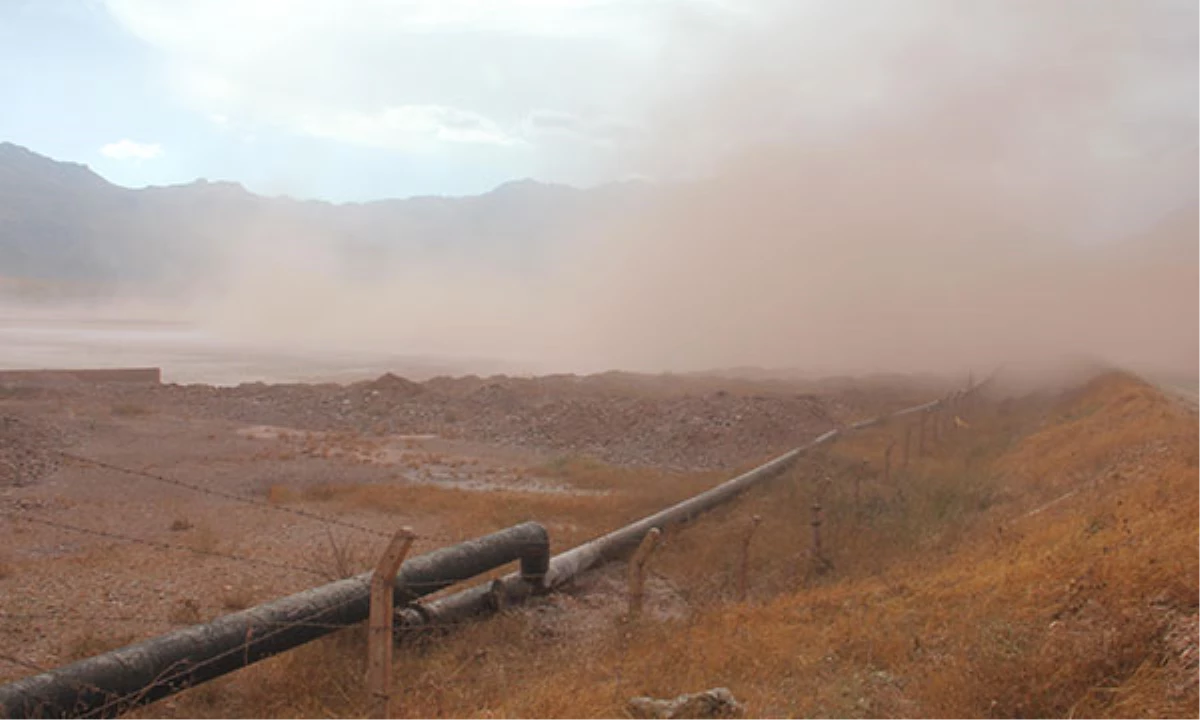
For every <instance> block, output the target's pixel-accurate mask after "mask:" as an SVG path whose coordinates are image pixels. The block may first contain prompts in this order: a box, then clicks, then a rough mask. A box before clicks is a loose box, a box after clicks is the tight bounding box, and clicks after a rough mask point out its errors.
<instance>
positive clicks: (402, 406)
mask: <svg viewBox="0 0 1200 720" xmlns="http://www.w3.org/2000/svg"><path fill="white" fill-rule="evenodd" d="M9 392H10V393H11V392H14V391H13V390H10V391H9ZM24 392H25V393H26V394H29V393H33V394H36V395H38V396H39V397H42V398H43V399H44V401H46V402H50V401H51V400H50V399H51V398H53V402H57V403H65V404H66V405H67V406H70V405H72V404H73V403H74V404H81V403H82V404H86V403H90V402H99V403H104V404H108V405H110V406H111V407H113V408H116V412H117V413H118V414H121V413H125V414H131V415H140V414H145V415H150V414H166V415H183V416H187V417H203V418H209V419H223V420H231V421H235V422H239V423H245V424H248V425H271V426H278V427H288V428H295V429H298V430H309V431H334V432H353V433H361V434H365V435H371V436H387V435H410V434H433V435H437V436H439V437H444V438H451V439H458V440H468V441H475V442H484V443H489V444H494V445H499V446H506V447H519V448H523V449H529V450H535V451H541V452H544V453H547V454H553V455H575V454H579V455H589V456H592V457H594V458H596V459H599V460H602V461H604V462H606V463H610V464H616V465H641V466H654V467H660V468H672V469H681V470H698V469H727V468H732V467H737V466H741V465H744V464H746V463H750V462H755V461H758V460H761V459H763V458H764V457H766V456H768V455H770V454H772V453H777V452H780V451H783V450H786V449H788V448H790V447H793V446H795V445H797V444H799V443H801V442H804V441H805V440H807V439H810V438H812V437H814V436H816V435H819V434H820V433H822V432H825V431H826V430H829V429H831V428H833V427H835V426H837V425H838V424H839V423H844V422H852V421H854V420H856V419H861V418H863V417H870V416H873V415H875V414H878V413H879V412H881V411H885V410H887V409H894V408H897V407H903V406H905V405H909V404H913V402H915V401H919V400H921V399H922V398H926V397H929V396H930V395H932V392H931V391H930V390H929V389H928V387H927V384H922V383H913V384H912V385H911V386H910V387H904V386H902V385H901V386H892V387H891V388H890V391H889V392H886V393H881V392H869V391H864V390H863V389H862V388H856V387H853V386H850V387H845V386H836V385H835V386H833V387H824V386H821V385H819V384H810V385H809V386H801V385H797V384H789V383H784V382H780V381H776V382H756V381H738V380H728V379H726V380H722V379H719V378H698V377H696V378H689V377H676V376H661V377H656V376H639V375H630V374H616V373H613V374H608V375H596V376H586V377H577V376H570V375H563V376H549V377H542V378H510V377H505V376H496V377H490V378H479V377H475V376H468V377H463V378H434V379H431V380H428V381H426V382H423V383H416V382H412V381H409V380H406V379H404V378H401V377H397V376H395V375H392V374H385V375H383V376H382V377H380V378H378V379H376V380H373V381H370V382H360V383H354V384H350V385H336V384H319V385H304V384H284V385H267V384H263V383H251V384H243V385H239V386H237V387H213V386H209V385H160V386H137V385H117V384H114V385H95V384H88V383H74V384H62V383H60V384H59V385H58V386H57V387H54V388H53V389H51V388H46V387H42V388H26V389H25V390H24Z"/></svg>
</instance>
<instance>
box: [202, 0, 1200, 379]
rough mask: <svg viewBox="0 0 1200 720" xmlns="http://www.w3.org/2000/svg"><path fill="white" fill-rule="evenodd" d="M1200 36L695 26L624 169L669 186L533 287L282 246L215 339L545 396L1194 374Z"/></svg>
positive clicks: (1007, 26)
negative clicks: (482, 370) (483, 365)
mask: <svg viewBox="0 0 1200 720" xmlns="http://www.w3.org/2000/svg"><path fill="white" fill-rule="evenodd" d="M1196 15H1197V11H1196V7H1195V5H1194V4H1187V3H1151V2H1108V3H1103V4H1096V3H1091V2H1058V3H1035V2H1019V1H1018V2H1008V1H1006V2H972V3H959V2H928V3H920V4H917V3H904V4H897V3H890V2H887V3H853V4H846V3H790V2H789V3H759V4H757V5H747V6H745V7H741V8H740V9H729V8H726V7H724V6H722V5H718V4H712V7H711V8H709V9H708V10H705V11H695V10H691V11H688V12H686V13H685V12H683V11H682V10H681V11H679V15H678V16H677V17H676V16H669V18H668V19H669V22H670V28H669V32H668V33H667V35H666V37H667V38H668V39H667V42H666V44H665V46H664V49H663V54H662V62H663V72H662V76H661V77H659V78H655V79H647V80H646V82H647V83H648V86H649V87H650V89H651V91H652V92H651V95H652V102H650V104H649V105H648V108H647V109H646V112H645V118H644V123H643V127H642V132H641V133H640V135H638V136H637V137H636V138H635V139H634V140H632V141H630V142H628V143H626V144H624V145H622V146H620V147H617V148H614V150H613V153H612V155H613V157H612V158H610V159H609V160H608V161H609V162H611V163H612V164H613V166H614V167H615V168H620V169H621V170H622V171H623V172H627V173H639V174H642V175H645V176H649V177H651V178H657V179H658V180H657V182H652V183H649V184H646V185H645V186H643V187H641V188H640V189H639V191H638V192H640V193H641V194H643V195H644V202H639V203H637V204H635V205H632V206H630V208H629V209H628V211H627V212H622V213H619V214H614V215H604V216H589V217H585V218H582V219H581V220H580V221H579V222H577V223H576V225H575V226H574V227H571V228H568V229H567V230H565V231H564V232H562V234H561V236H560V237H558V238H557V239H556V242H555V244H554V247H553V248H551V249H550V250H549V251H548V252H546V253H545V254H544V256H542V257H541V258H540V259H539V265H538V268H537V269H536V271H534V272H517V271H514V270H513V269H512V268H511V267H509V266H508V265H507V264H506V263H503V262H495V261H494V257H495V255H494V253H495V252H496V250H497V249H495V248H493V249H492V250H491V251H489V253H485V254H484V255H486V257H476V256H472V255H471V254H470V253H459V254H444V253H443V254H434V253H427V254H420V253H414V254H410V255H408V256H405V257H402V258H398V259H397V258H392V259H388V260H386V261H384V260H381V261H380V262H379V263H377V265H376V267H375V268H374V272H373V276H372V279H370V280H354V281H350V280H346V279H344V276H343V273H340V272H339V270H338V268H342V267H344V266H345V265H346V263H347V262H348V261H350V260H352V258H350V259H348V258H346V257H343V256H342V253H343V251H342V250H340V249H335V246H334V244H333V243H331V242H330V241H329V240H328V238H324V237H322V236H320V235H319V234H318V233H314V232H312V231H311V229H310V228H306V227H304V226H302V225H297V226H294V227H288V226H286V225H285V224H281V223H280V222H275V221H272V220H264V221H263V222H261V223H257V224H249V225H247V227H246V228H245V233H244V235H243V236H242V237H237V238H230V239H229V246H228V248H226V253H225V258H226V261H227V263H226V265H225V266H224V269H223V272H222V273H221V274H220V275H219V279H218V280H216V281H214V282H213V283H210V284H208V285H207V288H208V292H206V293H205V294H203V295H201V296H199V297H197V298H194V299H193V303H192V306H191V309H192V315H193V317H194V318H196V319H197V320H198V321H200V322H201V323H202V324H205V325H206V326H208V327H211V328H214V329H215V330H216V331H217V332H220V333H222V334H224V335H226V336H230V337H243V338H254V339H256V340H259V341H263V342H271V343H279V344H299V345H303V344H305V343H311V344H318V345H322V346H330V345H333V346H337V347H341V348H351V349H353V348H365V349H370V350H382V349H393V350H403V351H406V352H420V353H425V354H430V355H453V356H477V357H489V358H502V359H504V360H507V361H511V362H515V363H519V364H523V365H522V366H523V367H527V368H528V369H529V370H530V371H535V372H546V371H598V370H604V369H610V368H621V369H629V370H642V371H662V370H679V371H686V370H702V369H716V368H732V367H742V366H756V367H772V368H794V369H802V370H806V371H811V372H830V373H851V372H853V373H859V372H873V371H937V372H953V373H962V374H965V373H966V371H967V370H968V369H970V368H973V369H975V370H976V372H977V373H978V372H980V371H983V370H986V369H987V368H988V367H991V366H994V365H996V364H998V363H1000V362H1004V361H1013V360H1022V359H1036V358H1047V357H1056V356H1064V355H1069V356H1077V357H1079V356H1086V357H1089V358H1095V359H1099V360H1102V361H1105V362H1110V363H1115V364H1120V365H1124V366H1128V367H1132V368H1135V369H1142V370H1146V371H1153V372H1160V371H1161V372H1173V373H1186V374H1189V375H1194V374H1195V371H1196V368H1197V364H1198V358H1197V347H1198V344H1200V335H1198V330H1197V328H1198V327H1200V316H1198V312H1197V294H1198V288H1197V275H1198V268H1200V259H1198V256H1197V232H1198V228H1197V204H1196V198H1197V192H1198V186H1197V147H1196V131H1197V117H1196V107H1197V84H1198V83H1197V65H1196V56H1197V31H1196V28H1197V16H1196ZM502 251H503V250H501V252H502ZM513 252H520V250H519V249H514V250H513Z"/></svg>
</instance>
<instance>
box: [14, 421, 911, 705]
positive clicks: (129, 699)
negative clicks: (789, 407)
mask: <svg viewBox="0 0 1200 720" xmlns="http://www.w3.org/2000/svg"><path fill="white" fill-rule="evenodd" d="M914 420H919V421H920V422H921V424H922V425H923V424H924V422H925V416H924V415H923V414H921V415H916V416H915V417H914ZM848 429H855V428H854V427H851V428H848ZM56 453H57V454H58V455H59V456H60V457H61V458H62V459H63V460H65V461H67V462H70V463H73V464H75V465H78V466H81V467H90V468H94V469H97V470H102V471H105V472H107V473H111V474H114V475H119V476H123V477H125V478H127V479H131V480H132V479H141V480H148V481H151V482H155V483H159V484H162V485H165V486H171V487H175V488H180V489H184V490H187V491H189V492H193V493H197V494H202V495H205V496H208V497H212V498H215V499H218V500H220V501H221V502H227V503H236V504H239V505H242V506H246V507H251V508H254V509H257V510H260V511H262V512H265V513H273V514H276V515H280V516H282V515H287V516H290V517H292V518H300V519H302V520H304V521H307V522H311V523H315V524H318V525H320V526H322V527H323V528H324V529H325V531H326V534H327V536H328V537H329V539H330V543H331V545H333V546H334V550H335V551H336V544H335V542H334V540H333V537H334V536H333V531H334V530H335V529H337V530H339V531H352V532H354V533H358V534H360V535H363V536H365V537H368V538H372V539H380V538H391V537H392V535H393V532H394V531H393V532H389V531H386V530H381V529H378V528H373V527H370V526H368V525H365V524H361V523H356V522H351V521H348V520H345V519H343V518H339V517H331V516H328V515H325V514H323V513H317V512H313V511H311V510H307V509H304V508H298V507H293V506H289V505H284V504H279V503H276V502H272V501H270V500H267V499H261V498H257V497H253V496H248V495H242V494H238V493H233V492H227V491H224V490H220V489H216V488H211V487H205V486H203V485H199V484H196V483H193V482H188V481H185V480H181V479H178V478H174V477H170V476H168V475H166V474H164V473H162V472H151V471H149V470H145V469H137V468H131V467H125V466H122V465H118V464H116V463H112V462H106V461H101V460H97V459H94V458H89V457H86V456H83V455H80V454H77V453H71V452H65V451H56ZM907 455H908V437H907V436H906V437H905V460H906V461H907ZM0 517H5V518H7V519H9V520H10V521H13V522H18V523H27V524H31V525H38V526H42V527H48V528H53V529H56V530H62V531H66V532H71V533H76V534H80V535H86V536H91V537H98V538H102V539H106V540H112V541H116V542H123V543H129V544H133V545H137V546H140V547H146V548H149V549H151V550H154V551H156V552H171V553H187V554H193V555H198V556H205V557H210V558H213V559H217V560H221V561H226V562H231V563H237V564H241V565H244V566H247V567H254V568H255V569H259V568H270V569H273V570H279V571H283V572H287V573H293V574H299V575H303V576H304V577H321V578H324V579H327V580H328V579H329V573H328V571H323V570H321V569H318V568H314V567H310V566H305V565H299V564H293V563H289V562H283V561H279V560H269V559H265V558H261V557H255V556H253V555H248V554H241V553H235V552H224V551H221V550H216V549H211V548H202V547H195V546H192V545H186V544H181V543H174V542H167V541H164V540H159V539H155V538H149V537H139V536H135V535H129V534H125V533H122V532H116V531H113V530H108V529H99V528H95V527H86V526H84V525H80V524H76V523H71V522H67V521H64V520H60V519H55V518H53V517H48V516H46V515H45V513H42V512H39V513H34V512H32V511H30V510H28V509H24V508H22V509H20V510H18V511H9V510H0ZM415 537H416V538H417V539H419V540H422V541H424V542H429V543H457V542H461V541H462V540H463V539H464V538H462V537H459V536H449V535H442V534H438V533H416V534H415ZM443 586H444V585H443ZM342 604H345V603H342ZM322 612H324V611H322ZM320 614H321V612H317V613H313V614H312V615H311V616H308V617H304V618H299V619H296V620H292V621H289V622H287V623H282V624H281V625H280V627H279V628H278V629H276V630H273V631H271V632H270V633H268V634H267V635H266V636H260V637H258V638H256V641H261V640H264V639H266V638H269V637H271V636H273V635H275V634H278V633H280V632H284V631H286V630H287V629H289V628H293V627H296V626H298V625H305V624H308V625H312V626H314V627H325V628H327V629H331V630H333V629H342V628H345V627H346V625H344V624H336V625H328V624H325V625H323V624H320V623H315V622H313V619H314V618H316V617H318V616H319V615H320ZM62 619H63V614H62V613H31V612H8V611H6V610H4V609H0V623H3V622H5V621H13V622H38V621H46V622H54V621H61V620H62ZM72 619H78V620H85V621H88V622H92V623H123V624H129V625H134V626H146V627H164V626H170V625H172V624H180V623H173V622H172V621H171V620H170V619H157V618H148V617H144V616H136V615H120V614H115V615H114V614H101V613H97V614H77V615H73V616H72ZM467 622H468V621H465V620H452V621H444V620H439V619H437V618H431V619H430V622H428V623H427V624H426V625H425V626H424V629H428V630H435V631H436V630H451V629H453V628H455V627H457V626H460V625H463V624H466V623H467ZM242 651H243V649H240V648H239V649H237V650H232V651H228V652H225V653H221V654H218V655H217V656H214V657H211V658H208V659H206V660H204V661H201V662H200V663H198V664H197V663H191V664H189V667H188V668H187V669H179V670H178V671H176V672H175V673H174V674H169V675H168V676H167V677H165V678H163V679H162V680H163V682H168V683H169V682H171V681H174V680H176V679H178V678H179V677H183V676H184V675H185V674H187V673H191V672H193V671H194V670H195V669H196V668H200V667H204V666H206V665H211V664H213V663H218V662H220V661H221V660H222V659H224V658H225V657H227V656H228V655H229V653H230V652H242ZM0 661H2V662H5V663H8V664H10V665H15V666H18V667H21V668H23V669H26V670H32V671H34V672H39V673H40V672H45V668H43V667H42V666H41V665H40V664H39V663H36V662H33V661H31V660H28V659H25V658H20V657H16V656H13V655H9V654H0ZM137 701H138V694H137V693H133V694H126V695H123V696H121V697H117V698H113V699H112V700H111V701H110V702H109V703H107V704H105V705H103V706H101V707H100V708H99V709H96V710H95V712H94V714H97V715H105V714H108V713H110V711H112V710H113V709H114V708H126V707H130V706H132V705H135V704H137Z"/></svg>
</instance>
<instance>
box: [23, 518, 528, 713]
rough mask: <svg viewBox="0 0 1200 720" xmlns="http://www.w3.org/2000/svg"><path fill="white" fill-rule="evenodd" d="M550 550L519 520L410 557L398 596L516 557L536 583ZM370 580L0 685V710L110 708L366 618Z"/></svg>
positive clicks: (360, 578) (121, 708) (522, 577)
mask: <svg viewBox="0 0 1200 720" xmlns="http://www.w3.org/2000/svg"><path fill="white" fill-rule="evenodd" d="M549 559H550V540H549V536H548V535H547V533H546V529H545V528H544V527H542V526H541V525H540V524H538V523H534V522H527V523H523V524H521V525H516V526H513V527H511V528H508V529H506V530H501V531H499V532H495V533H492V534H491V535H485V536H483V537H480V538H476V539H474V540H468V541H466V542H462V543H459V544H458V545H453V546H450V547H445V548H441V549H438V550H434V551H433V552H430V553H426V554H424V555H420V556H418V557H415V558H411V559H409V560H408V561H407V562H405V563H404V564H403V565H402V566H401V567H400V572H399V573H398V574H397V575H396V589H395V602H396V604H398V605H399V604H407V603H411V602H412V601H414V600H416V599H417V598H419V597H423V596H425V595H428V594H430V593H433V592H436V591H438V590H441V589H443V588H446V587H449V586H450V585H453V584H455V583H458V582H461V581H463V580H467V579H470V578H472V577H475V576H476V575H479V574H481V573H485V572H487V571H488V570H492V569H494V568H497V567H500V566H502V565H505V564H507V563H509V562H512V561H514V560H520V562H521V570H520V573H519V574H517V575H516V576H515V577H516V578H517V581H516V582H518V583H522V584H525V585H528V586H530V588H531V589H532V588H540V587H542V585H543V584H544V582H545V576H546V573H547V571H548V569H549ZM370 584H371V574H370V573H364V574H362V575H357V576H355V577H352V578H348V579H345V580H340V581H338V582H334V583H330V584H328V585H323V586H321V587H317V588H312V589H310V590H306V591H304V592H300V593H297V594H295V595H289V596H288V597H284V598H280V599H278V600H275V601H273V602H270V603H267V604H265V605H259V606H257V607H253V608H250V609H248V610H243V611H242V612H238V613H234V614H232V615H226V616H224V617H220V618H217V619H216V620H213V621H212V622H209V623H204V624H201V625H194V626H192V627H188V628H183V629H180V630H176V631H175V632H172V633H168V634H166V635H162V636H159V637H156V638H151V639H149V640H145V641H143V642H140V643H136V644H134V645H129V646H126V647H123V648H120V649H118V650H113V651H111V652H107V653H104V654H102V655H97V656H96V657H91V658H87V659H85V660H80V661H79V662H76V663H73V664H71V665H66V666H64V667H61V668H57V669H55V670H51V671H49V672H45V673H42V674H40V675H34V676H32V677H28V678H25V679H22V680H18V681H16V682H13V683H10V684H8V685H4V686H0V717H10V718H25V717H115V716H117V715H118V714H120V713H123V712H126V711H128V710H129V709H130V708H133V707H135V706H137V705H142V704H145V703H149V702H153V701H155V700H158V699H160V698H163V697H166V696H168V695H171V694H173V693H177V692H179V691H181V690H184V689H186V688H189V687H191V686H193V685H197V684H199V683H202V682H206V681H208V680H211V679H213V678H215V677H218V676H220V675H224V674H226V673H229V672H232V671H234V670H237V669H239V668H243V667H245V666H247V665H250V664H251V663H254V662H257V661H259V660H262V659H264V658H267V657H270V656H271V655H275V654H277V653H279V652H282V651H284V650H289V649H291V648H294V647H296V646H298V645H302V644H304V643H307V642H309V641H311V640H315V639H316V638H319V637H321V636H323V635H328V634H329V633H332V632H334V631H336V630H339V629H342V628H345V627H348V626H351V625H355V624H357V623H360V622H362V621H364V620H366V619H367V615H368V612H369V609H370Z"/></svg>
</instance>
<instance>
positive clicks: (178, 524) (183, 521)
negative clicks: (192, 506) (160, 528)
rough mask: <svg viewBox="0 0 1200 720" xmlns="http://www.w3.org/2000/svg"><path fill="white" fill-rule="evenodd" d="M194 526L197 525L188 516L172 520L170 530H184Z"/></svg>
mask: <svg viewBox="0 0 1200 720" xmlns="http://www.w3.org/2000/svg"><path fill="white" fill-rule="evenodd" d="M193 527H195V525H193V524H192V521H191V520H188V519H187V518H175V519H174V520H173V521H171V528H170V530H171V532H184V531H185V530H191V529H192V528H193Z"/></svg>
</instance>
